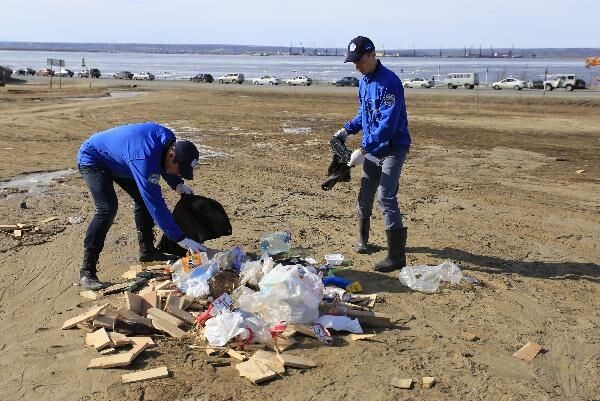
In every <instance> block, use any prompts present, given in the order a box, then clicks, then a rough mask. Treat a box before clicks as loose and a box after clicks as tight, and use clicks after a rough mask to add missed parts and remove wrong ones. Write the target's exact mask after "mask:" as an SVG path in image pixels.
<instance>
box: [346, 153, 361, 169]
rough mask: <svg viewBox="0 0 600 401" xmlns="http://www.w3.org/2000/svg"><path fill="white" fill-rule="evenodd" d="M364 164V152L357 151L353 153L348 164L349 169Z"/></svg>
mask: <svg viewBox="0 0 600 401" xmlns="http://www.w3.org/2000/svg"><path fill="white" fill-rule="evenodd" d="M364 162H365V156H364V155H363V152H362V150H361V149H356V150H355V151H354V152H352V155H350V161H349V162H348V167H354V166H358V165H360V164H363V163H364Z"/></svg>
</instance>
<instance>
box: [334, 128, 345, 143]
mask: <svg viewBox="0 0 600 401" xmlns="http://www.w3.org/2000/svg"><path fill="white" fill-rule="evenodd" d="M333 137H334V138H338V139H339V140H340V141H342V142H346V138H348V131H346V128H342V129H341V130H339V131H338V132H336V133H335V134H333Z"/></svg>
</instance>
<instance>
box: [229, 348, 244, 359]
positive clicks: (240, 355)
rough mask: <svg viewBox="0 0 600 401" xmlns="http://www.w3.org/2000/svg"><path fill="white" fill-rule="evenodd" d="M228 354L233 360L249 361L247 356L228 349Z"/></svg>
mask: <svg viewBox="0 0 600 401" xmlns="http://www.w3.org/2000/svg"><path fill="white" fill-rule="evenodd" d="M226 354H227V355H229V356H230V357H232V358H235V359H237V360H238V361H245V360H247V359H248V356H247V355H246V354H242V353H241V352H237V351H234V350H232V349H228V350H227V351H226Z"/></svg>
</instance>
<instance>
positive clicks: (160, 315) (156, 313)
mask: <svg viewBox="0 0 600 401" xmlns="http://www.w3.org/2000/svg"><path fill="white" fill-rule="evenodd" d="M148 317H149V318H150V319H152V320H154V319H155V318H156V319H160V320H166V321H167V322H169V323H171V324H172V325H175V326H177V327H181V326H182V325H183V323H184V322H183V320H181V319H178V318H176V317H175V316H173V315H171V314H168V313H167V312H165V311H162V310H160V309H158V308H150V309H148Z"/></svg>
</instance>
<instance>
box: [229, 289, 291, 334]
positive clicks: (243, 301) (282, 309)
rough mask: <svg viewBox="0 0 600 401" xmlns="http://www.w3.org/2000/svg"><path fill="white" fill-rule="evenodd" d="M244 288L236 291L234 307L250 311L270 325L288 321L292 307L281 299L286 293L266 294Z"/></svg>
mask: <svg viewBox="0 0 600 401" xmlns="http://www.w3.org/2000/svg"><path fill="white" fill-rule="evenodd" d="M244 288H246V289H245V290H243V291H240V292H239V293H236V294H235V295H236V298H237V299H236V301H235V303H234V307H235V308H239V309H241V310H244V311H248V312H252V313H254V314H256V315H258V316H260V318H261V319H263V320H264V321H265V322H266V323H268V324H269V325H270V326H272V325H274V324H277V323H279V322H281V321H290V319H291V318H292V308H291V307H290V305H289V304H287V303H286V302H285V301H283V300H282V298H285V295H286V294H283V295H282V294H275V293H273V294H268V293H266V292H261V291H252V290H251V289H249V288H247V287H244Z"/></svg>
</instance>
